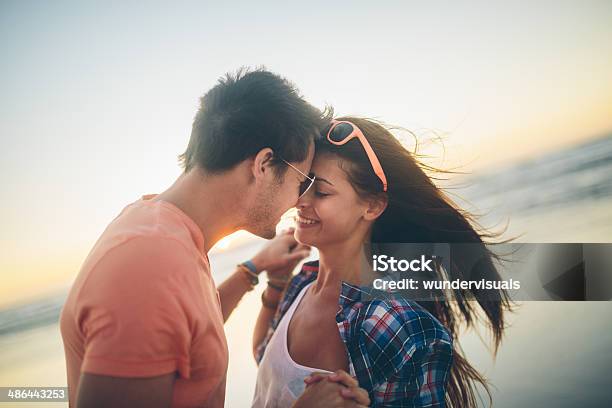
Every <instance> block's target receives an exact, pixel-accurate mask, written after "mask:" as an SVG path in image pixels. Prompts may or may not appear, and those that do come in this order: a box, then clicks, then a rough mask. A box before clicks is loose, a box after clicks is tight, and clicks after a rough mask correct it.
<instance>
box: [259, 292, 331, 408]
mask: <svg viewBox="0 0 612 408" xmlns="http://www.w3.org/2000/svg"><path fill="white" fill-rule="evenodd" d="M310 285H312V282H311V283H309V284H308V285H307V286H306V287H305V288H304V289H302V290H301V291H300V293H299V294H298V295H297V297H296V298H295V301H294V302H293V304H292V305H291V306H290V307H289V310H287V312H286V313H285V315H284V316H283V317H282V319H281V320H280V322H279V324H278V327H277V328H276V331H275V332H274V334H273V335H272V337H271V338H270V341H269V342H268V345H267V347H266V351H265V352H264V355H263V357H262V359H261V361H260V363H259V370H258V372H257V385H256V386H255V397H254V398H253V404H252V407H253V408H289V407H291V404H293V402H295V400H296V399H297V398H298V397H299V396H300V395H302V393H303V392H304V389H305V388H306V387H305V384H304V378H305V377H307V376H308V375H310V374H311V373H314V372H325V373H330V371H327V370H322V369H318V368H312V367H306V366H303V365H301V364H298V363H296V362H295V361H293V359H292V358H291V356H290V355H289V349H288V348H287V329H288V328H289V323H290V322H291V318H292V317H293V313H294V312H295V309H296V308H297V306H298V305H299V303H300V301H301V300H302V297H303V296H304V293H306V290H307V289H308V288H309V287H310Z"/></svg>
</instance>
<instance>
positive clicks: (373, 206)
mask: <svg viewBox="0 0 612 408" xmlns="http://www.w3.org/2000/svg"><path fill="white" fill-rule="evenodd" d="M367 204H368V206H367V208H366V211H365V214H364V216H363V217H364V218H365V220H366V221H374V220H375V219H377V218H378V217H380V215H381V214H382V213H383V212H385V210H386V209H387V204H389V199H388V198H387V196H386V195H380V196H378V197H374V198H370V199H368V200H367Z"/></svg>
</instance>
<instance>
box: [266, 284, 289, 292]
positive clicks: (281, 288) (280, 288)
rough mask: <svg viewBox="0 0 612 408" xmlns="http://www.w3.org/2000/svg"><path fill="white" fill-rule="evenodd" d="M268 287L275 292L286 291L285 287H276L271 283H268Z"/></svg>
mask: <svg viewBox="0 0 612 408" xmlns="http://www.w3.org/2000/svg"><path fill="white" fill-rule="evenodd" d="M268 287H269V288H272V289H274V290H277V291H279V292H282V291H283V290H285V286H280V285H275V284H274V283H272V282H270V281H268Z"/></svg>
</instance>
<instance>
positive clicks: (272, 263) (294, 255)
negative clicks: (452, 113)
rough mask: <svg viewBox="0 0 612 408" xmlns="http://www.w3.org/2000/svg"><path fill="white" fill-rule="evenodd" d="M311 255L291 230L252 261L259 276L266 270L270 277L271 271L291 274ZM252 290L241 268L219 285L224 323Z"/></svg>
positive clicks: (271, 243)
mask: <svg viewBox="0 0 612 408" xmlns="http://www.w3.org/2000/svg"><path fill="white" fill-rule="evenodd" d="M309 254H310V249H309V248H308V247H305V246H303V245H298V243H297V241H296V240H295V238H294V237H293V230H292V229H291V230H288V231H284V232H282V233H280V234H279V235H278V236H277V237H276V238H274V239H273V240H271V241H270V242H269V243H268V244H266V246H264V248H263V249H262V250H261V251H259V252H258V253H257V254H256V255H255V256H254V257H253V258H252V259H251V261H252V262H253V264H254V265H255V267H256V273H257V274H260V273H261V272H263V271H264V270H266V271H268V275H270V271H282V272H283V273H284V274H290V273H291V272H292V271H293V268H295V266H296V265H297V264H298V263H299V262H300V261H301V260H302V259H304V258H305V257H307V256H308V255H309ZM250 289H251V285H250V283H249V281H248V279H247V278H245V275H244V272H243V271H242V270H241V269H240V268H236V270H235V271H234V273H233V274H232V275H230V277H229V278H227V279H226V280H225V281H223V282H222V283H221V284H220V285H219V287H218V289H217V290H218V291H219V298H220V299H221V310H222V311H223V320H224V321H227V319H228V318H229V317H230V315H231V313H232V311H233V310H234V309H235V308H236V306H237V305H238V303H239V302H240V299H242V297H243V296H244V294H245V293H246V292H248V291H249V290H250Z"/></svg>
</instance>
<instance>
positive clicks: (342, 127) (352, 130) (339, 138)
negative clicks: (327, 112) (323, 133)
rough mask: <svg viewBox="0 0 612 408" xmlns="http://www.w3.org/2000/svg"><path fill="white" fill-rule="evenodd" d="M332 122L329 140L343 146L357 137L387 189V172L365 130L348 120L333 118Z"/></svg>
mask: <svg viewBox="0 0 612 408" xmlns="http://www.w3.org/2000/svg"><path fill="white" fill-rule="evenodd" d="M331 123H332V124H331V127H330V128H329V130H328V131H327V140H328V141H329V142H330V143H331V144H334V145H336V146H342V145H343V144H346V143H347V142H349V141H350V140H352V139H354V138H357V139H358V140H359V142H361V146H363V149H364V150H365V152H366V154H367V155H368V159H369V160H370V164H371V165H372V169H373V170H374V173H376V175H377V176H378V178H379V179H380V181H381V182H382V185H383V191H387V177H386V176H385V172H384V171H383V168H382V166H381V165H380V161H379V160H378V157H376V153H374V149H372V146H370V143H369V142H368V139H366V137H365V136H364V135H363V132H362V131H361V130H360V129H359V128H358V127H357V126H356V125H355V124H353V123H351V122H348V121H346V120H332V122H331Z"/></svg>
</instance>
